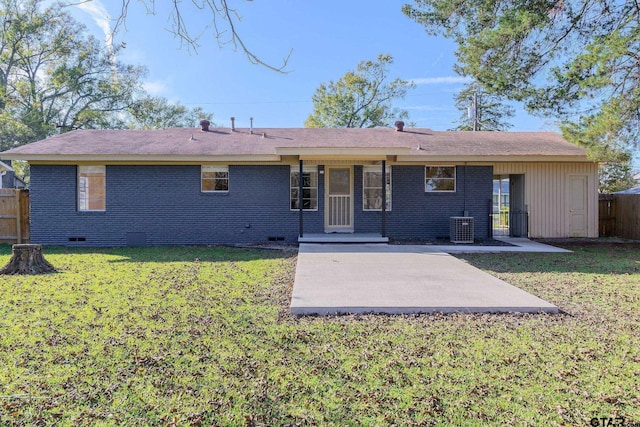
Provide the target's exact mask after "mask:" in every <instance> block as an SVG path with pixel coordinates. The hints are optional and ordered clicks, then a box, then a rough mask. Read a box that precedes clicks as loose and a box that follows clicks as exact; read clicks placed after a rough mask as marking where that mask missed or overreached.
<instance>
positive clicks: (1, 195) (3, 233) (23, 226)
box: [0, 188, 30, 243]
mask: <svg viewBox="0 0 640 427" xmlns="http://www.w3.org/2000/svg"><path fill="white" fill-rule="evenodd" d="M29 237H30V236H29V190H19V189H14V188H0V242H3V243H26V242H29Z"/></svg>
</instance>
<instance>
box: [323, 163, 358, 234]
mask: <svg viewBox="0 0 640 427" xmlns="http://www.w3.org/2000/svg"><path fill="white" fill-rule="evenodd" d="M325 175H326V176H325V188H326V192H325V193H326V201H325V212H324V227H325V231H326V232H339V231H342V232H352V231H353V168H351V167H327V168H326V171H325Z"/></svg>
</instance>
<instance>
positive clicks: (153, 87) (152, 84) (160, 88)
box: [142, 80, 169, 96]
mask: <svg viewBox="0 0 640 427" xmlns="http://www.w3.org/2000/svg"><path fill="white" fill-rule="evenodd" d="M142 87H143V88H144V90H145V91H146V92H147V93H148V94H149V95H152V96H162V95H164V94H166V93H167V92H168V89H169V86H168V85H167V83H166V82H164V81H161V80H154V81H147V82H144V83H143V84H142Z"/></svg>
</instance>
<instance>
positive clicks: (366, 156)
mask: <svg viewBox="0 0 640 427" xmlns="http://www.w3.org/2000/svg"><path fill="white" fill-rule="evenodd" d="M275 151H276V154H278V155H281V156H298V157H299V158H300V159H301V160H379V159H385V158H386V157H387V156H400V155H408V154H409V153H410V152H411V149H410V148H404V147H363V148H355V147H276V148H275Z"/></svg>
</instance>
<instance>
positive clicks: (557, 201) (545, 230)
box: [494, 162, 598, 238]
mask: <svg viewBox="0 0 640 427" xmlns="http://www.w3.org/2000/svg"><path fill="white" fill-rule="evenodd" d="M597 171H598V170H597V165H596V164H595V163H586V162H585V163H497V164H495V165H494V173H495V175H509V174H524V175H525V204H527V206H528V208H529V235H530V236H531V237H542V238H544V237H566V236H568V235H569V202H568V199H567V197H568V189H567V185H568V184H567V183H568V177H569V175H572V174H583V175H587V177H588V180H587V182H588V184H587V193H588V194H587V209H588V212H587V215H588V218H589V220H588V226H587V236H588V237H597V233H598V199H597Z"/></svg>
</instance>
